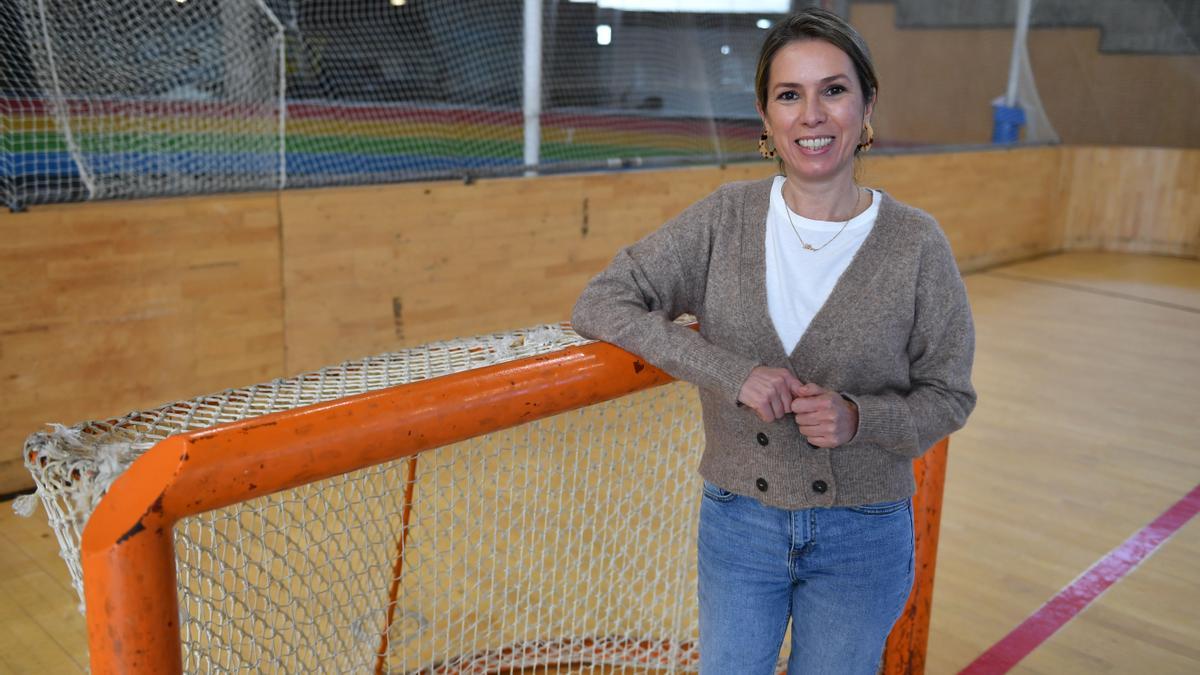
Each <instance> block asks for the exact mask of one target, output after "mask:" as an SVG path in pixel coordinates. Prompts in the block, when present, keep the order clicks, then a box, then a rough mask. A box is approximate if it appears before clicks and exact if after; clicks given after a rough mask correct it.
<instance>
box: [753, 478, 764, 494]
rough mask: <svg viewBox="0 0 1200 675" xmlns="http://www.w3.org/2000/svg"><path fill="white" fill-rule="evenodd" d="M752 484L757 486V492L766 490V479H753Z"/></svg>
mask: <svg viewBox="0 0 1200 675" xmlns="http://www.w3.org/2000/svg"><path fill="white" fill-rule="evenodd" d="M754 486H755V487H757V488H758V491H759V492H766V491H767V479H766V478H759V479H758V480H756V481H754Z"/></svg>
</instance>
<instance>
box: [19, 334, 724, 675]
mask: <svg viewBox="0 0 1200 675" xmlns="http://www.w3.org/2000/svg"><path fill="white" fill-rule="evenodd" d="M582 342H584V341H583V340H582V339H580V338H579V337H578V336H577V335H575V334H574V333H572V332H571V331H570V330H569V329H568V328H566V327H565V326H541V327H537V328H534V329H529V330H524V331H518V332H513V333H508V334H501V335H491V336H483V337H479V338H474V339H471V340H459V341H454V342H448V343H438V344H432V345H428V346H425V347H420V348H414V349H408V350H404V351H401V352H396V353H391V354H385V355H381V356H378V357H373V358H369V359H364V360H360V361H351V362H347V363H344V364H342V365H340V366H337V367H332V368H327V369H324V370H322V371H319V372H315V373H309V374H305V375H301V376H298V377H295V378H290V379H286V380H276V381H273V382H270V383H266V384H263V385H258V386H255V387H249V388H244V389H236V390H230V391H226V392H223V393H221V394H218V395H213V396H206V397H201V398H198V399H195V400H192V401H184V402H180V403H176V404H172V405H169V406H164V407H162V408H159V409H156V410H150V411H144V412H137V413H131V414H129V415H127V416H125V417H123V418H120V419H112V420H106V421H99V422H89V423H84V424H79V425H75V426H73V427H71V428H57V429H54V430H52V431H48V432H46V433H41V434H36V435H34V436H32V437H31V438H30V439H29V441H28V443H27V445H26V462H27V465H28V467H29V469H30V471H31V472H32V473H33V475H34V477H35V479H36V481H37V484H38V496H39V497H40V498H41V503H42V504H43V505H44V506H45V508H46V510H47V512H48V514H49V516H50V520H51V524H52V525H53V526H54V529H55V531H56V532H57V534H58V536H59V540H60V542H61V544H62V547H63V556H64V558H65V559H66V560H67V563H68V565H69V566H70V568H71V571H72V576H73V578H74V580H75V583H76V587H77V589H78V590H80V591H81V592H82V586H81V577H80V573H79V561H78V556H79V540H80V533H81V531H82V528H83V526H84V525H85V523H86V521H87V518H88V516H89V514H90V513H91V512H92V510H93V509H94V507H95V504H96V503H97V502H98V500H99V499H100V498H101V497H102V496H103V494H104V492H105V490H106V489H107V487H108V485H110V484H111V483H112V481H113V480H115V478H116V477H117V476H119V475H120V473H121V472H122V471H123V470H124V468H125V467H126V466H128V465H129V463H131V462H132V461H134V460H135V459H136V458H137V457H138V456H139V455H140V454H141V453H142V452H144V451H145V450H146V449H147V448H148V447H149V446H150V445H151V444H153V443H154V442H155V441H157V440H160V439H163V438H165V437H167V436H169V435H171V434H174V433H178V432H182V431H185V430H189V429H199V428H206V427H209V426H212V425H214V424H217V423H221V422H230V421H235V420H239V419H245V418H248V417H253V416H257V415H261V414H265V413H268V412H272V411H279V410H288V409H291V408H295V407H298V406H302V405H307V404H310V403H316V402H319V401H327V400H334V399H338V398H342V397H345V396H348V395H351V394H355V393H361V392H364V391H370V390H374V389H380V388H384V387H389V386H394V385H396V384H401V383H407V382H415V381H418V380H424V379H428V378H432V377H436V376H438V375H443V374H447V373H452V372H461V371H465V370H470V369H472V368H477V367H481V366H484V365H489V364H492V363H499V362H502V361H506V360H511V359H515V358H519V357H523V356H529V355H535V354H544V353H547V352H550V351H554V350H557V349H560V348H562V347H564V346H568V345H574V344H580V343H582ZM701 442H702V439H701V431H700V425H699V410H698V402H697V400H696V399H695V396H694V393H693V390H692V388H691V387H688V386H686V385H683V384H679V383H674V384H670V385H666V386H663V387H658V388H656V389H652V390H648V391H644V392H641V393H638V394H634V395H631V396H627V397H624V398H621V399H618V400H616V401H612V402H609V403H606V404H600V405H594V406H590V407H587V408H584V409H581V410H578V411H575V412H571V413H565V414H561V415H558V416H555V417H551V418H548V419H545V420H542V421H539V422H535V423H532V424H527V425H523V426H520V427H515V428H512V429H509V430H506V431H501V432H496V433H492V434H489V435H486V436H482V437H478V438H475V439H472V440H469V441H465V442H462V443H458V444H454V445H450V446H445V447H441V448H436V449H433V450H429V451H425V452H423V453H420V454H418V455H416V456H414V457H413V458H408V459H402V460H398V461H394V462H390V463H386V464H382V465H379V466H376V467H372V468H368V469H364V470H361V471H357V472H354V473H351V474H347V475H344V476H340V477H337V478H334V479H330V480H325V481H320V482H316V483H312V484H309V485H305V486H302V487H300V488H296V489H292V490H287V491H284V492H280V493H276V494H272V495H269V496H265V497H260V498H257V499H253V500H251V501H247V502H243V503H240V504H237V505H234V506H231V507H228V508H223V509H219V510H216V511H211V512H207V513H203V514H200V515H198V516H194V517H190V518H186V519H184V520H183V521H181V522H180V523H179V524H178V525H177V526H176V528H175V550H176V556H177V560H176V565H177V570H178V572H177V574H178V577H177V579H178V592H179V599H180V612H181V617H180V626H181V638H182V642H183V653H184V668H185V670H186V671H188V672H206V673H208V672H218V673H219V672H247V671H253V672H260V671H272V672H317V671H321V672H364V671H370V670H372V669H374V670H375V671H376V672H397V673H416V672H424V673H433V672H439V673H450V672H454V673H476V672H480V673H482V672H502V671H505V670H506V669H507V670H511V669H520V668H525V667H532V666H536V665H546V664H568V665H569V664H574V665H576V666H579V665H588V666H591V665H597V666H599V665H611V666H621V667H630V668H634V669H640V668H645V669H663V670H670V671H676V670H694V669H695V666H696V664H697V659H698V651H697V647H696V640H697V634H696V625H695V611H696V609H695V598H694V595H695V594H694V590H693V589H694V585H695V561H694V552H693V549H694V547H693V542H694V538H695V515H696V507H697V505H698V501H697V500H698V499H699V494H700V491H699V484H698V478H696V474H695V465H696V463H697V461H698V457H699V448H700V445H701Z"/></svg>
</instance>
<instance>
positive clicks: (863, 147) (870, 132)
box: [858, 120, 875, 152]
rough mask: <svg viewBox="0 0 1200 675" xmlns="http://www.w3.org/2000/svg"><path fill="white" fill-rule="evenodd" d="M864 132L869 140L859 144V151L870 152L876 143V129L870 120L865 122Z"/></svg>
mask: <svg viewBox="0 0 1200 675" xmlns="http://www.w3.org/2000/svg"><path fill="white" fill-rule="evenodd" d="M863 132H864V133H865V134H866V135H867V140H866V141H864V142H862V143H859V144H858V151H859V152H868V151H870V149H871V146H872V145H874V144H875V130H874V129H872V128H871V121H870V120H867V121H866V122H864V123H863Z"/></svg>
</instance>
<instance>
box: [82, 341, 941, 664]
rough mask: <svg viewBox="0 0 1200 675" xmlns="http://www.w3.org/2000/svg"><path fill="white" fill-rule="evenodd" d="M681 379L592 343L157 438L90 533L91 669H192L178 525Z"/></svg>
mask: <svg viewBox="0 0 1200 675" xmlns="http://www.w3.org/2000/svg"><path fill="white" fill-rule="evenodd" d="M671 381H672V378H671V377H670V376H668V375H667V374H665V373H664V372H662V371H661V370H659V369H657V368H655V367H653V366H650V365H649V364H647V363H645V362H644V361H643V360H642V359H640V358H639V357H637V356H634V355H632V354H630V353H628V352H625V351H623V350H621V349H619V348H617V347H614V346H612V345H609V344H605V343H591V344H585V345H582V346H574V347H567V348H564V349H561V350H559V351H555V352H551V353H548V354H543V355H538V356H533V357H529V358H524V359H520V360H516V361H510V362H507V363H502V364H498V365H492V366H487V367H484V368H479V369H475V370H470V371H465V372H459V373H454V374H450V375H445V376H442V377H436V378H432V379H428V380H423V381H419V382H413V383H409V384H404V385H400V386H395V387H391V388H387V389H380V390H376V391H371V392H367V393H363V394H358V395H354V396H350V397H347V398H343V399H339V400H336V401H331V402H326V403H319V404H315V405H310V406H306V407H302V408H296V409H293V410H289V411H284V412H277V413H272V414H268V415H264V416H261V417H255V418H251V419H246V420H242V421H238V422H233V423H228V424H223V425H219V426H215V427H211V428H208V429H203V430H199V431H193V432H188V433H182V434H178V435H175V436H171V437H169V438H167V439H165V440H163V441H160V442H159V443H157V444H156V445H155V446H154V447H152V448H151V449H149V450H148V451H147V452H145V454H144V455H142V456H141V457H140V458H138V459H137V460H136V461H135V462H133V464H132V465H130V467H129V468H128V469H127V470H126V471H125V472H124V473H123V474H122V475H121V476H120V477H119V478H118V479H117V480H116V481H115V482H114V483H113V484H112V486H111V487H110V488H109V490H108V493H107V494H106V495H105V497H104V498H103V499H102V500H101V501H100V503H99V505H98V506H97V508H96V509H95V511H94V512H93V513H92V515H91V518H90V520H89V521H88V523H87V526H86V528H85V529H84V532H83V538H82V545H81V561H82V567H83V576H84V592H85V599H86V605H87V627H88V642H89V650H90V659H91V666H92V672H95V673H115V672H155V673H172V672H181V671H182V662H183V657H182V645H181V638H180V626H179V620H180V614H179V600H178V596H177V579H176V552H175V544H174V541H173V531H172V530H173V527H174V526H175V524H176V523H177V522H179V521H180V520H181V519H183V518H185V517H188V516H192V515H195V514H199V513H202V512H205V511H209V510H212V509H217V508H221V507H224V506H229V505H231V504H236V503H239V502H243V501H246V500H249V499H253V498H256V497H261V496H263V495H268V494H271V493H274V492H278V491H281V490H285V489H288V488H293V487H297V486H301V485H306V484H309V483H313V482H315V481H318V480H322V479H325V478H330V477H333V476H338V475H341V474H345V473H348V472H351V471H354V470H357V469H361V468H365V467H369V466H373V465H376V464H379V463H382V462H386V461H389V460H396V459H400V458H404V457H414V456H415V455H416V454H417V453H420V452H422V451H424V450H428V449H432V448H437V447H441V446H445V445H448V444H451V443H455V442H458V441H461V440H465V439H468V438H473V437H476V436H479V435H482V434H485V433H489V432H493V431H497V430H501V429H506V428H510V427H514V426H517V425H520V424H524V423H527V422H532V421H534V420H538V419H542V418H546V417H549V416H552V415H556V414H559V413H562V412H566V411H569V410H573V409H576V408H580V407H583V406H588V405H592V404H595V403H600V402H603V401H608V400H612V399H616V398H619V397H622V396H625V395H628V394H631V393H634V392H637V391H640V390H643V389H648V388H651V387H655V386H658V385H661V384H665V383H668V382H671ZM946 448H947V443H946V441H945V440H943V441H942V442H941V443H939V444H938V445H937V446H935V447H934V448H933V449H932V450H930V451H929V452H928V453H927V454H926V455H925V457H924V458H922V459H919V460H916V462H915V463H914V468H915V470H916V478H917V484H918V492H917V494H916V496H915V498H914V519H915V532H916V547H917V551H916V567H917V577H916V583H915V585H914V591H913V593H912V596H911V597H910V599H909V605H908V607H907V608H906V610H905V612H904V614H903V616H902V617H901V619H900V622H899V623H898V624H897V626H896V628H895V629H894V630H893V633H892V636H891V638H890V639H889V643H888V649H887V654H886V656H885V672H920V670H921V669H922V666H923V662H924V649H925V643H926V638H927V634H928V623H929V602H930V598H931V593H932V582H933V570H934V561H935V557H936V547H937V532H938V523H939V520H940V511H941V494H942V481H943V479H944V473H945V456H946ZM393 600H394V598H393Z"/></svg>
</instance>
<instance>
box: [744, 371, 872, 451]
mask: <svg viewBox="0 0 1200 675" xmlns="http://www.w3.org/2000/svg"><path fill="white" fill-rule="evenodd" d="M738 401H739V402H741V403H742V404H743V405H746V406H749V407H750V408H751V409H752V410H754V412H756V413H758V416H759V418H760V419H762V421H764V422H774V421H775V420H777V419H779V418H781V417H783V416H784V415H786V414H789V413H791V414H794V415H795V416H796V426H797V427H798V428H799V429H800V433H801V434H803V435H804V437H805V438H807V439H808V442H809V443H811V444H813V445H815V446H817V447H819V448H836V447H837V446H839V445H842V444H844V443H847V442H849V441H850V439H852V438H854V434H856V433H857V432H858V407H857V406H855V405H854V404H853V403H852V402H850V401H847V400H846V399H844V398H842V396H841V395H840V394H838V393H837V392H834V391H829V390H828V389H825V388H824V387H821V386H820V385H816V384H813V383H811V382H810V383H808V384H805V383H803V382H801V381H800V380H798V379H796V376H795V375H792V373H791V372H790V371H788V370H787V369H785V368H769V367H767V366H758V367H756V368H755V369H754V370H752V371H750V377H748V378H746V381H745V382H744V383H742V390H741V392H739V393H738Z"/></svg>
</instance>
